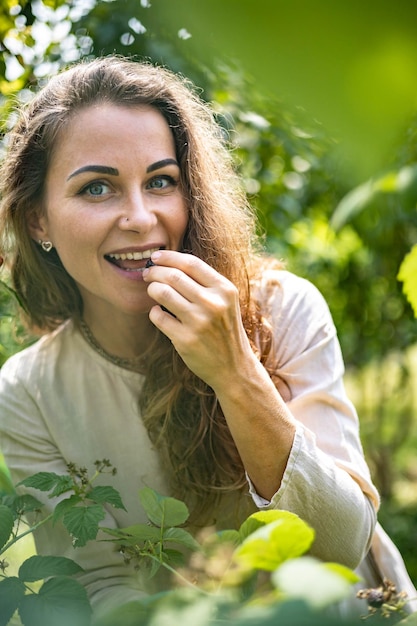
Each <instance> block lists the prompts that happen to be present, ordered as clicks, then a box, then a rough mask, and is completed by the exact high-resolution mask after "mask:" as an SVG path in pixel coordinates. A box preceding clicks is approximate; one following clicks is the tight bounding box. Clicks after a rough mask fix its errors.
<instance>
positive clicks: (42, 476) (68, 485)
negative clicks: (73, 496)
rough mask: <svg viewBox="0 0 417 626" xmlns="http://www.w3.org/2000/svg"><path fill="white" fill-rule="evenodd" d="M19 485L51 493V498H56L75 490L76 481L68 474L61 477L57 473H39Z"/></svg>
mask: <svg viewBox="0 0 417 626" xmlns="http://www.w3.org/2000/svg"><path fill="white" fill-rule="evenodd" d="M19 485H24V486H25V487H32V488H33V489H39V491H50V492H51V493H50V494H49V497H50V498H54V497H55V496H60V495H61V494H63V493H65V492H67V491H70V490H71V489H73V487H74V481H73V480H72V478H71V477H70V476H68V475H66V474H63V475H59V474H55V472H38V473H37V474H33V476H28V477H27V478H25V479H24V480H22V481H21V482H20V483H19Z"/></svg>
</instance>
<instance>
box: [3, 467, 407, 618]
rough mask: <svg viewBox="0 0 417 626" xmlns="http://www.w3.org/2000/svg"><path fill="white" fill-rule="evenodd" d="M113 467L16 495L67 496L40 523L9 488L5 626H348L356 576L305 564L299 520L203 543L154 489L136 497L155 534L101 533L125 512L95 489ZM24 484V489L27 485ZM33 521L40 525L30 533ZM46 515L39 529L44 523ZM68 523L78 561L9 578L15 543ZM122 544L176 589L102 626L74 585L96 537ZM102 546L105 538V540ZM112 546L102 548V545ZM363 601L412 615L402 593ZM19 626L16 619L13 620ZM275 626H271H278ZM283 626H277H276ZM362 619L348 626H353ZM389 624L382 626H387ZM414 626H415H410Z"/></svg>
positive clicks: (107, 490)
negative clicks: (344, 610)
mask: <svg viewBox="0 0 417 626" xmlns="http://www.w3.org/2000/svg"><path fill="white" fill-rule="evenodd" d="M115 471H116V470H115V469H114V468H113V467H112V466H111V463H110V462H109V461H108V460H107V459H104V460H102V461H96V463H95V471H94V473H93V474H92V475H91V476H90V475H89V474H88V472H87V469H86V468H82V467H77V466H75V465H74V464H69V465H68V473H67V474H65V475H58V474H55V473H51V472H39V473H37V474H34V475H33V476H30V477H28V478H26V479H25V480H23V481H22V482H21V483H20V484H19V485H20V486H24V487H29V488H31V489H35V490H39V491H42V492H44V493H45V494H46V495H47V497H48V498H55V497H58V496H59V502H58V504H57V505H56V506H55V509H54V511H53V512H52V513H51V514H50V515H48V516H46V517H42V504H41V502H40V501H39V500H37V499H36V498H35V497H34V496H33V495H30V494H26V495H19V494H18V493H17V491H16V490H15V489H14V488H13V487H12V485H11V484H8V485H7V484H4V485H3V490H2V491H1V493H0V626H6V625H7V624H12V623H13V624H15V623H17V622H16V619H19V620H20V623H21V624H23V625H24V626H57V625H58V624H59V626H74V624H76V625H77V626H133V625H135V626H156V625H157V624H160V623H163V624H164V625H166V626H170V625H171V624H172V626H174V625H175V626H177V624H178V623H181V624H182V625H183V626H215V625H220V624H222V623H227V624H229V625H230V626H255V624H256V625H259V624H265V625H267V624H272V623H274V624H275V623H279V624H280V625H281V626H286V625H288V626H289V624H295V623H297V624H307V623H308V624H309V625H311V624H317V625H319V624H320V626H326V625H329V626H330V625H332V624H340V623H341V618H340V617H337V618H335V617H334V613H333V611H334V608H335V607H337V605H338V603H339V602H341V601H343V600H345V599H347V598H349V597H350V596H351V595H352V594H353V593H354V590H353V588H352V585H353V584H354V583H357V582H358V580H359V579H358V577H357V576H356V574H355V573H354V572H353V571H351V570H350V569H348V568H346V567H344V566H342V565H340V564H337V563H323V562H320V561H319V560H316V559H314V558H312V557H310V556H308V555H307V552H308V550H309V548H310V546H311V545H312V543H313V541H314V530H313V529H312V528H310V526H308V525H307V524H306V523H305V522H304V521H303V520H301V519H300V518H299V517H298V516H297V515H295V514H294V513H290V512H288V511H280V510H268V511H259V512H257V513H254V514H253V515H251V516H250V517H248V519H247V520H246V521H244V522H243V524H242V525H241V527H240V528H239V529H238V530H226V531H221V532H214V530H212V529H206V530H205V531H203V532H202V533H201V534H200V535H199V536H198V537H197V538H195V537H193V536H192V535H191V534H190V533H189V532H188V531H187V530H186V528H185V526H186V523H187V519H188V515H189V513H188V509H187V507H186V505H185V504H184V503H183V502H181V501H180V500H177V499H175V498H172V497H166V496H162V495H160V494H158V493H157V492H156V491H154V490H153V489H151V488H149V487H145V488H143V489H141V490H140V491H139V498H140V502H141V504H142V506H143V508H144V510H145V512H146V514H147V517H148V520H149V521H148V523H147V524H137V525H133V526H129V527H127V528H120V529H112V528H106V527H105V526H102V525H101V522H102V520H103V519H104V517H105V509H104V507H105V505H110V506H112V507H116V508H122V509H123V508H124V505H123V502H122V499H121V497H120V494H119V493H118V492H117V491H116V490H115V489H114V488H113V487H111V486H101V485H100V486H96V485H95V484H94V481H95V479H96V478H97V477H98V476H99V475H101V474H103V473H110V474H112V473H113V474H114V473H115ZM19 485H18V486H19ZM28 513H30V514H31V519H35V520H36V519H37V521H35V522H33V524H32V525H31V526H29V525H28V523H27V522H26V520H25V516H26V515H27V514H28ZM36 514H38V518H37V517H36ZM50 520H52V522H54V523H56V522H57V521H59V520H60V521H62V523H63V524H64V526H65V527H66V529H67V531H68V532H69V534H70V535H71V537H72V542H73V545H74V560H71V559H69V558H66V557H60V556H43V555H38V554H34V555H31V556H29V558H27V559H26V560H25V561H24V562H23V563H21V565H20V567H19V569H18V572H17V575H16V576H9V575H8V562H7V558H8V557H7V555H8V551H9V550H10V548H12V547H13V546H14V545H15V544H16V542H18V541H20V540H22V539H23V538H24V537H25V536H27V534H28V533H32V532H33V531H35V530H36V529H37V528H38V527H39V526H40V525H41V524H45V523H46V522H47V521H50ZM99 530H100V531H102V533H104V535H105V536H107V538H106V539H104V540H107V541H112V542H114V543H115V544H116V545H117V546H118V548H119V550H120V553H121V557H120V558H124V560H125V561H132V560H133V561H134V562H135V564H136V565H137V568H146V569H147V572H148V575H149V576H150V577H152V576H154V575H155V574H156V572H157V571H158V570H159V569H160V568H165V569H167V570H168V571H169V572H170V574H171V582H170V583H169V585H168V587H167V588H166V589H164V590H162V591H161V592H160V593H158V594H155V595H149V596H148V597H146V598H141V599H138V600H137V601H133V602H130V603H128V604H125V605H123V606H121V607H118V608H117V609H116V610H114V611H113V612H108V613H106V614H105V615H101V616H100V617H94V616H93V613H92V609H91V606H90V603H89V600H88V597H87V594H86V591H85V589H84V587H83V586H82V585H81V584H80V583H79V582H78V581H77V580H76V578H74V576H75V575H76V574H77V573H80V572H81V571H82V569H81V567H80V566H79V565H78V564H77V562H76V557H77V550H78V549H82V547H83V546H85V544H86V543H87V542H88V541H97V540H99V539H97V536H98V532H99ZM100 536H102V534H101V535H100ZM100 540H103V539H100ZM387 590H388V587H387V589H377V590H364V591H362V592H361V593H362V597H364V599H365V600H368V605H369V609H367V603H366V601H365V602H364V616H366V617H368V616H374V617H375V620H376V621H378V620H379V618H380V616H388V617H392V616H395V617H397V618H398V619H399V618H401V617H402V615H403V608H404V606H405V604H406V601H407V600H406V598H404V597H403V596H402V594H401V593H398V592H397V590H395V589H390V590H388V591H389V592H388V591H387ZM13 616H14V617H13ZM12 620H14V621H12ZM271 620H272V621H271ZM273 620H277V621H273ZM360 621H361V620H360V619H359V618H358V619H354V618H352V619H347V620H344V621H343V620H342V622H343V623H345V624H346V625H347V626H354V625H355V624H359V623H360ZM384 623H385V622H384ZM410 623H415V624H417V621H416V622H409V618H408V620H407V624H410Z"/></svg>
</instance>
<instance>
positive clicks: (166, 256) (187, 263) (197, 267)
mask: <svg viewBox="0 0 417 626" xmlns="http://www.w3.org/2000/svg"><path fill="white" fill-rule="evenodd" d="M151 261H152V264H153V265H157V266H165V267H172V268H177V269H179V270H181V271H182V272H184V273H185V274H187V275H188V276H190V278H192V279H193V280H195V281H196V282H198V283H199V284H200V285H202V286H203V287H210V286H212V284H213V282H217V281H218V280H219V276H220V274H219V273H218V272H217V271H216V270H215V269H214V268H212V267H211V266H210V265H208V264H207V263H206V262H205V261H202V260H201V259H199V258H198V257H196V256H194V255H193V254H184V253H181V252H177V251H175V250H157V251H156V252H154V253H153V254H152V256H151Z"/></svg>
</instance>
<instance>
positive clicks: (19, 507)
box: [4, 493, 43, 516]
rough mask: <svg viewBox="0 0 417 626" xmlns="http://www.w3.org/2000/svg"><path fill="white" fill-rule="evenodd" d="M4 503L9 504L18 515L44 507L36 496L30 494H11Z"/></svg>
mask: <svg viewBox="0 0 417 626" xmlns="http://www.w3.org/2000/svg"><path fill="white" fill-rule="evenodd" d="M4 504H6V505H7V506H9V507H10V508H11V509H12V511H13V512H14V513H15V515H16V516H18V515H22V514H24V513H27V512H28V511H37V510H39V509H41V508H42V506H43V504H42V502H39V500H37V499H36V498H34V497H33V496H31V495H30V494H28V493H27V494H25V495H23V496H20V495H11V496H9V497H8V498H7V500H4Z"/></svg>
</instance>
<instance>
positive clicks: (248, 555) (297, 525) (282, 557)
mask: <svg viewBox="0 0 417 626" xmlns="http://www.w3.org/2000/svg"><path fill="white" fill-rule="evenodd" d="M276 512H277V513H287V511H276ZM262 513H263V514H264V513H268V511H264V512H262ZM271 513H273V511H271ZM254 515H255V516H256V515H258V514H257V513H255V514H254ZM313 540H314V530H313V529H312V528H311V527H310V526H308V524H306V522H304V521H303V520H301V519H300V518H299V517H298V516H297V515H295V514H293V513H290V514H289V516H287V515H285V516H283V517H282V518H281V519H277V520H276V521H273V522H270V523H269V524H266V525H265V526H261V527H260V528H258V529H257V530H255V532H253V533H252V534H251V535H249V537H247V539H245V540H244V542H243V543H242V545H240V546H239V547H238V548H237V549H236V550H235V552H234V558H235V559H236V560H237V561H238V562H240V563H242V564H243V565H244V566H246V567H250V568H252V569H259V570H266V571H273V570H275V569H276V568H277V567H278V566H279V565H281V563H283V562H284V561H287V560H288V559H294V558H297V557H299V556H301V555H302V554H304V553H305V552H306V551H307V550H308V549H309V548H310V546H311V544H312V543H313Z"/></svg>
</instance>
